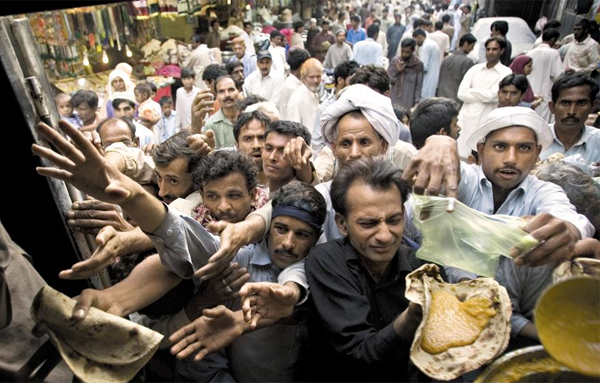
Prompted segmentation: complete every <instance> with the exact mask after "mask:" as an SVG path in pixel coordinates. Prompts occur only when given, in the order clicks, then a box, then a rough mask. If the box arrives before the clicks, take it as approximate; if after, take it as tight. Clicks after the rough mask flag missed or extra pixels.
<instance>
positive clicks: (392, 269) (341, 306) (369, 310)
mask: <svg viewBox="0 0 600 383" xmlns="http://www.w3.org/2000/svg"><path fill="white" fill-rule="evenodd" d="M418 264H419V261H418V260H416V259H415V257H414V252H413V251H411V250H409V249H406V248H404V247H401V248H400V250H399V251H398V253H397V254H396V256H394V258H393V259H392V261H391V262H390V265H389V269H388V271H387V272H386V274H385V275H384V276H383V277H382V278H381V280H380V281H379V282H375V281H374V280H373V279H372V278H371V276H370V274H369V272H368V270H367V268H366V267H365V265H364V263H363V261H362V260H361V258H360V255H359V254H358V252H357V251H356V249H355V248H354V247H353V246H352V244H351V243H350V241H349V240H348V239H347V238H341V239H337V240H334V241H330V242H328V243H325V244H322V245H317V246H315V247H314V248H313V250H312V251H311V253H310V255H309V256H308V258H307V261H306V275H307V277H308V281H309V284H310V286H311V296H312V301H311V302H312V305H311V307H310V309H309V322H308V323H309V331H310V333H311V339H312V340H313V341H314V342H315V344H314V346H315V348H314V349H313V350H314V352H315V353H314V355H313V356H314V362H315V363H317V364H323V365H326V366H327V367H326V368H319V367H316V366H313V367H314V368H315V370H317V371H320V372H322V373H323V374H325V375H323V376H320V377H319V380H323V381H365V382H366V381H371V382H372V381H407V380H408V379H407V368H408V359H409V355H408V354H409V348H410V342H407V341H404V340H402V339H401V338H400V337H399V336H398V335H397V334H396V332H395V330H394V327H393V322H394V320H395V319H396V318H397V317H398V316H399V315H400V314H401V313H402V312H403V311H404V310H405V309H406V308H407V307H408V300H407V299H406V298H405V296H404V292H405V289H406V283H405V277H406V275H408V274H409V273H410V272H411V271H412V270H414V268H415V267H416V266H417V265H418ZM328 374H329V375H328Z"/></svg>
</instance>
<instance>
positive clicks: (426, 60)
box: [418, 38, 442, 100]
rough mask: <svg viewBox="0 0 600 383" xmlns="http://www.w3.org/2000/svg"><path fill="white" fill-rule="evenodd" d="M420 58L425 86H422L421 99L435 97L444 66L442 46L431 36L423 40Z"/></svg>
mask: <svg viewBox="0 0 600 383" xmlns="http://www.w3.org/2000/svg"><path fill="white" fill-rule="evenodd" d="M418 56H419V59H420V60H421V61H422V62H423V71H424V75H423V86H422V87H421V100H425V99H427V98H430V97H435V91H436V89H437V85H438V80H439V78H440V67H441V66H442V58H441V54H440V47H439V45H437V43H436V42H435V41H433V40H431V39H430V38H426V39H425V41H423V45H422V46H420V47H419V53H418Z"/></svg>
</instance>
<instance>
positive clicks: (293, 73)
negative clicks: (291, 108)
mask: <svg viewBox="0 0 600 383" xmlns="http://www.w3.org/2000/svg"><path fill="white" fill-rule="evenodd" d="M309 58H310V53H308V51H307V50H305V49H294V50H293V51H290V54H289V55H288V59H287V62H288V65H289V66H290V74H289V75H288V76H287V77H286V78H285V81H284V82H283V86H282V88H281V92H280V96H279V102H278V103H277V109H278V110H279V118H280V119H281V120H287V117H286V112H287V107H288V101H289V100H290V97H292V94H293V93H294V92H295V91H296V89H298V87H300V85H302V82H301V81H300V68H302V64H304V62H305V61H306V60H308V59H309Z"/></svg>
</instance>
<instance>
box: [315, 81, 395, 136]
mask: <svg viewBox="0 0 600 383" xmlns="http://www.w3.org/2000/svg"><path fill="white" fill-rule="evenodd" d="M353 110H359V111H360V112H361V113H362V114H363V116H365V118H366V119H367V121H369V123H370V124H371V125H372V126H373V129H375V131H376V132H377V133H379V135H380V136H381V137H383V139H384V140H385V141H386V142H387V143H388V147H393V146H394V145H396V143H397V142H398V138H399V137H400V130H401V125H400V124H401V123H400V121H398V118H397V117H396V114H395V113H394V108H392V100H391V99H390V98H389V97H386V96H384V95H382V94H379V93H377V92H375V91H374V90H373V89H371V88H369V87H368V86H366V85H362V84H354V85H350V86H349V87H347V88H346V89H345V90H344V91H343V92H342V94H341V95H340V98H339V99H338V100H337V101H336V102H334V103H333V104H331V105H329V106H328V107H327V109H325V111H324V112H323V115H322V116H321V134H322V135H323V140H324V141H325V144H327V146H329V147H331V144H332V143H334V142H335V141H336V139H337V131H338V129H337V127H338V121H339V120H340V118H341V117H342V116H343V115H345V114H346V113H348V112H351V111H353Z"/></svg>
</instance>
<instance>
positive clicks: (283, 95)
mask: <svg viewBox="0 0 600 383" xmlns="http://www.w3.org/2000/svg"><path fill="white" fill-rule="evenodd" d="M300 85H302V81H300V79H299V78H298V77H296V76H294V75H293V74H290V75H289V76H287V77H286V78H285V81H284V82H283V86H282V87H281V92H279V102H278V103H277V109H278V110H279V119H281V120H287V118H286V113H287V106H288V101H289V100H290V97H292V94H293V93H294V92H295V91H296V89H298V88H299V87H300Z"/></svg>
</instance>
